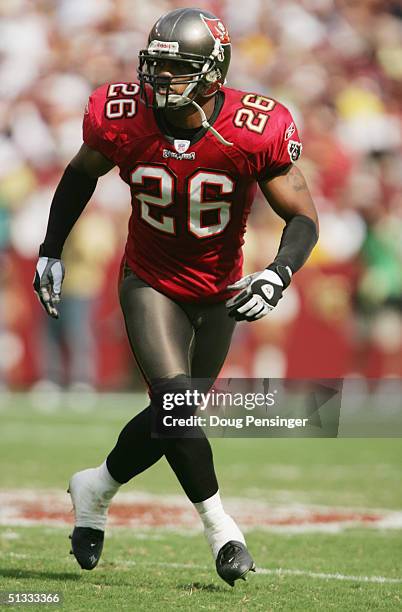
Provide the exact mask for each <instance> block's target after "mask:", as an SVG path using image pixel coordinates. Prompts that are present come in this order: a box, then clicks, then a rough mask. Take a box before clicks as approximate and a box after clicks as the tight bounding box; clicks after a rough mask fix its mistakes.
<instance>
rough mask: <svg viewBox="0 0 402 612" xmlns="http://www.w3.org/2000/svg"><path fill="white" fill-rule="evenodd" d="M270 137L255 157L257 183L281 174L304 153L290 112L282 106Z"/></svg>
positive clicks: (274, 118) (273, 117)
mask: <svg viewBox="0 0 402 612" xmlns="http://www.w3.org/2000/svg"><path fill="white" fill-rule="evenodd" d="M272 119H273V120H274V121H275V124H274V125H273V126H272V128H271V130H270V132H271V133H270V137H269V139H268V140H267V142H266V143H265V144H264V146H263V147H262V149H261V150H260V151H258V152H257V153H256V155H255V160H254V163H255V168H256V179H257V181H264V180H268V179H270V178H273V177H274V176H277V175H278V174H280V173H281V172H282V171H283V170H284V169H285V168H286V167H287V166H289V164H292V163H294V162H296V161H297V160H298V159H299V157H300V155H301V152H302V148H303V146H302V143H301V141H300V137H299V134H298V132H297V128H296V125H295V122H294V120H293V117H292V115H291V114H290V112H289V111H288V110H287V109H286V108H285V107H284V106H282V105H281V107H280V108H279V109H278V110H277V113H276V116H275V115H273V116H272Z"/></svg>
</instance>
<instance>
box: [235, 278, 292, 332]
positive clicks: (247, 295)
mask: <svg viewBox="0 0 402 612" xmlns="http://www.w3.org/2000/svg"><path fill="white" fill-rule="evenodd" d="M276 268H277V269H278V270H280V272H281V276H279V274H277V272H275V271H274V270H272V269H266V270H263V271H262V272H255V273H254V274H249V275H248V276H245V277H244V278H241V279H240V280H239V281H237V282H236V283H234V284H233V285H229V286H228V287H227V288H228V289H230V290H232V291H233V290H236V289H242V290H243V291H241V292H240V293H238V294H237V295H235V296H234V297H232V298H230V299H229V300H227V302H226V307H227V308H228V310H229V316H230V317H234V318H235V319H236V321H256V320H257V319H261V317H265V315H266V314H268V313H269V312H270V311H271V310H273V309H274V308H275V306H276V305H277V303H278V302H279V300H280V299H281V297H282V293H283V291H284V289H285V288H286V287H287V286H288V284H289V283H290V279H291V271H290V268H288V267H286V268H285V267H284V266H277V267H276ZM284 280H285V282H284Z"/></svg>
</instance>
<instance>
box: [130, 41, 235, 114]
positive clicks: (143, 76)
mask: <svg viewBox="0 0 402 612" xmlns="http://www.w3.org/2000/svg"><path fill="white" fill-rule="evenodd" d="M164 44H166V45H169V50H167V51H163V50H161V46H163V45H164ZM175 45H176V43H160V41H151V42H150V44H149V46H148V49H143V50H141V51H140V53H139V67H138V78H139V81H140V88H141V98H142V100H143V101H144V102H145V104H146V105H147V106H149V107H152V108H171V109H175V108H176V109H178V108H182V107H183V106H187V105H188V104H191V101H192V100H194V99H195V98H197V97H198V96H203V97H209V96H211V95H214V94H215V93H216V91H218V89H219V87H220V80H221V77H222V75H221V71H220V69H219V67H218V66H217V65H216V58H218V57H219V56H220V57H222V54H223V49H222V46H221V44H220V41H219V40H218V39H216V41H215V46H214V49H213V51H212V53H211V54H210V55H209V56H205V55H198V54H195V53H178V52H176V51H175V50H174V49H175ZM177 47H178V44H177ZM165 61H172V62H177V65H178V68H179V67H180V70H178V74H174V75H173V76H171V77H168V76H160V75H159V74H158V73H157V66H158V62H165ZM187 66H188V70H187V69H186V68H187ZM183 70H184V73H183ZM180 72H181V74H180ZM184 84H185V85H186V88H185V90H184V91H183V92H182V93H181V94H176V93H172V91H171V86H172V85H184ZM146 85H149V86H150V87H151V89H152V94H153V95H152V97H151V95H150V92H149V89H147V87H146ZM160 88H162V89H166V93H160V92H159V89H160Z"/></svg>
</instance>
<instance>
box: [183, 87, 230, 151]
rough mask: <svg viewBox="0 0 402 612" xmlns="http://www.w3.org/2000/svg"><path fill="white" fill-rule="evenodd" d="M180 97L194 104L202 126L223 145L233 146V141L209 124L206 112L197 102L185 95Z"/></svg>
mask: <svg viewBox="0 0 402 612" xmlns="http://www.w3.org/2000/svg"><path fill="white" fill-rule="evenodd" d="M181 98H183V99H185V100H188V101H189V102H190V104H192V105H193V106H195V108H196V109H197V111H198V112H199V113H200V116H201V125H202V127H203V128H205V129H207V130H209V131H210V132H212V134H213V135H214V136H215V137H216V138H217V139H218V140H219V141H220V142H221V143H222V144H224V145H226V146H227V147H233V142H229V140H226V139H225V138H224V137H223V136H222V135H221V134H219V132H218V130H216V129H215V128H214V127H213V126H212V125H210V123H208V119H207V116H206V114H205V113H204V111H203V109H202V108H201V106H200V105H199V104H197V102H194V100H192V99H191V98H188V97H187V96H183V95H182V96H181Z"/></svg>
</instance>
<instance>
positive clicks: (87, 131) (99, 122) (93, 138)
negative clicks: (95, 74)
mask: <svg viewBox="0 0 402 612" xmlns="http://www.w3.org/2000/svg"><path fill="white" fill-rule="evenodd" d="M106 96H107V86H106V85H103V86H102V87H99V88H98V89H96V90H95V91H94V92H93V94H92V95H91V96H90V97H89V100H88V102H87V105H86V107H85V112H84V120H83V126H82V132H83V140H84V142H85V144H86V145H88V147H90V148H91V149H94V150H95V151H98V152H99V153H102V155H104V156H105V157H107V158H108V159H110V160H111V161H112V162H114V163H115V164H117V153H118V146H119V143H118V134H116V132H115V130H113V129H112V126H111V125H108V124H107V119H106V117H105V104H106V100H107V98H106Z"/></svg>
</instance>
